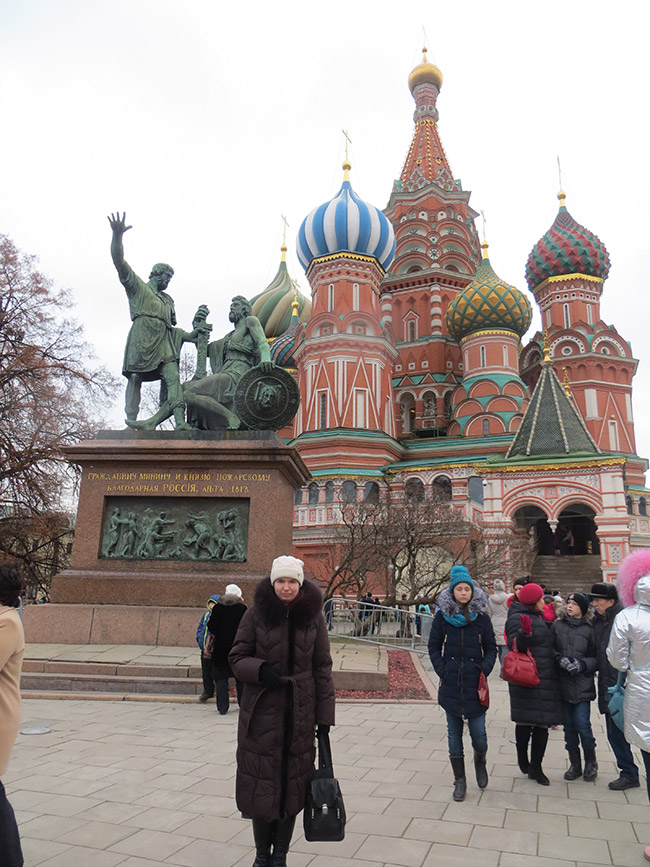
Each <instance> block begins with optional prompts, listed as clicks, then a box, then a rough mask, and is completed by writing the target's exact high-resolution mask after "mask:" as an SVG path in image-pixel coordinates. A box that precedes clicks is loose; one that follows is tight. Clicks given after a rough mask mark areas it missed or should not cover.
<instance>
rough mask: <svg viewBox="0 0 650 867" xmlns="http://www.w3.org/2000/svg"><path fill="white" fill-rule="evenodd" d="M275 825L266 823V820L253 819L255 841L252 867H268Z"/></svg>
mask: <svg viewBox="0 0 650 867" xmlns="http://www.w3.org/2000/svg"><path fill="white" fill-rule="evenodd" d="M275 824H276V823H275V822H267V821H266V819H253V838H254V840H255V861H254V862H253V867H269V865H270V863H271V843H272V842H273V831H274V825H275Z"/></svg>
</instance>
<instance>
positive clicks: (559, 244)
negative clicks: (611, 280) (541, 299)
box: [526, 191, 610, 289]
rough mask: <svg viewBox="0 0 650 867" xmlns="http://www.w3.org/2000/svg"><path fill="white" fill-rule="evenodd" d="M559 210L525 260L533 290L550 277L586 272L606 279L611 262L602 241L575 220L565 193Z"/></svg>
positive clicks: (529, 282)
mask: <svg viewBox="0 0 650 867" xmlns="http://www.w3.org/2000/svg"><path fill="white" fill-rule="evenodd" d="M557 197H558V199H559V200H560V210H559V211H558V214H557V217H556V218H555V221H554V222H553V225H552V226H551V228H550V229H549V230H548V232H547V233H546V234H545V235H544V236H543V237H542V238H540V239H539V241H538V242H537V243H536V244H535V246H534V247H533V249H532V250H531V253H530V255H529V257H528V262H527V263H526V281H527V283H528V286H529V287H530V288H531V289H535V287H536V286H539V285H540V283H543V282H544V281H545V280H548V278H549V277H563V276H565V275H568V274H586V275H588V276H591V277H599V278H600V279H601V280H604V279H605V278H606V277H607V275H608V274H609V268H610V262H609V255H608V254H607V249H606V248H605V245H604V244H603V242H602V241H601V240H600V238H598V236H597V235H594V233H593V232H590V231H589V229H585V227H584V226H581V225H580V223H578V222H576V220H574V219H573V217H572V216H571V214H570V213H569V212H568V211H567V209H566V206H565V204H564V200H565V198H566V196H565V194H564V193H563V192H561V191H560V192H559V193H558V195H557Z"/></svg>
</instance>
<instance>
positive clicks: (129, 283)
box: [108, 213, 199, 430]
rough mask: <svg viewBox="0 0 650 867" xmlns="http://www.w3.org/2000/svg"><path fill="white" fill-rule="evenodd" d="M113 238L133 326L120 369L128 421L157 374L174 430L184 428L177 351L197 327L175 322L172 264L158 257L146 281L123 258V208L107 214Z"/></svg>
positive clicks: (114, 255) (135, 414) (192, 339)
mask: <svg viewBox="0 0 650 867" xmlns="http://www.w3.org/2000/svg"><path fill="white" fill-rule="evenodd" d="M108 222H109V223H110V226H111V229H112V230H113V240H112V241H111V256H112V258H113V264H114V265H115V268H116V269H117V273H118V276H119V278H120V282H121V283H122V285H123V286H124V289H125V290H126V294H127V298H128V299H129V312H130V314H131V321H132V323H133V324H132V325H131V330H130V331H129V335H128V337H127V339H126V348H125V350H124V362H123V364H122V373H123V375H124V376H125V377H126V378H127V385H126V404H125V412H126V422H127V424H129V425H130V426H134V424H133V423H134V422H135V420H136V419H137V417H138V410H139V408H140V388H141V385H142V383H143V382H151V381H155V380H160V382H161V388H160V391H161V401H160V402H161V404H165V405H166V406H169V408H170V412H169V415H167V416H166V418H169V416H171V415H173V416H174V421H175V424H176V429H177V430H179V429H180V430H183V429H188V428H189V425H188V424H187V423H186V422H185V405H184V401H183V392H182V389H181V383H180V375H179V366H178V362H179V357H180V350H181V346H182V345H183V343H186V342H191V343H195V342H196V338H197V336H198V334H199V329H196V328H195V330H194V331H193V332H191V333H188V332H186V331H183V330H182V329H181V328H176V327H175V326H176V311H175V310H174V302H173V300H172V298H171V296H170V295H168V294H167V293H166V292H165V290H166V289H167V286H168V285H169V281H170V280H171V278H172V276H173V274H174V269H173V268H172V267H171V266H170V265H166V264H165V263H163V262H159V263H158V264H157V265H154V266H153V268H152V270H151V274H150V275H149V281H148V282H147V283H145V282H144V280H142V279H141V278H140V277H138V275H137V274H136V273H135V272H134V271H133V269H132V268H131V266H130V265H129V264H128V262H127V261H126V260H125V258H124V246H123V242H122V237H123V235H124V233H125V232H128V231H129V229H131V228H132V227H131V226H127V225H126V214H122V216H121V217H120V215H119V213H117V214H111V216H110V217H108Z"/></svg>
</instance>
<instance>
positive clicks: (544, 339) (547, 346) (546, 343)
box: [542, 329, 551, 362]
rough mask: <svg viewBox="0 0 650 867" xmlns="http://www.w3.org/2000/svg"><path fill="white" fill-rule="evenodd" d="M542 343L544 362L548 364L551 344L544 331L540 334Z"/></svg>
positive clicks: (546, 332)
mask: <svg viewBox="0 0 650 867" xmlns="http://www.w3.org/2000/svg"><path fill="white" fill-rule="evenodd" d="M542 343H543V345H544V361H546V362H549V361H550V360H551V343H550V340H549V336H548V331H547V330H546V329H544V332H543V334H542Z"/></svg>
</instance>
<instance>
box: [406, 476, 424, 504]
mask: <svg viewBox="0 0 650 867" xmlns="http://www.w3.org/2000/svg"><path fill="white" fill-rule="evenodd" d="M404 493H405V494H406V499H407V500H411V501H413V502H416V503H421V502H422V500H423V499H424V484H423V483H422V479H416V478H411V479H407V480H406V484H405V485H404Z"/></svg>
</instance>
